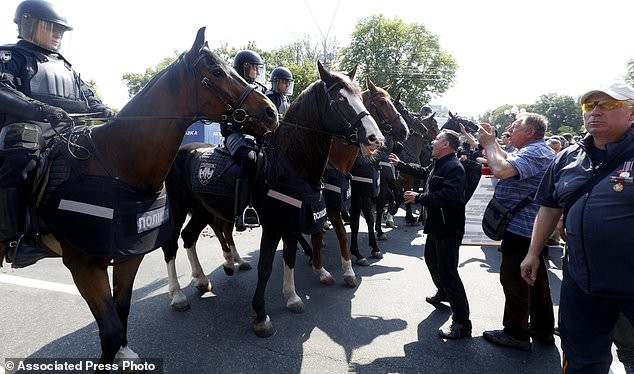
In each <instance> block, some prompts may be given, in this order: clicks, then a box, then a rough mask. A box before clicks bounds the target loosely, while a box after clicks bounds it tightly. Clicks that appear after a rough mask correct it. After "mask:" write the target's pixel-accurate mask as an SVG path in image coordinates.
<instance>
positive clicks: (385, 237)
mask: <svg viewBox="0 0 634 374" xmlns="http://www.w3.org/2000/svg"><path fill="white" fill-rule="evenodd" d="M376 238H377V239H379V240H387V235H385V233H381V234H380V235H379V236H377V237H376Z"/></svg>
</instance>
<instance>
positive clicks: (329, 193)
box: [323, 168, 352, 212]
mask: <svg viewBox="0 0 634 374" xmlns="http://www.w3.org/2000/svg"><path fill="white" fill-rule="evenodd" d="M323 180H324V198H325V199H326V206H327V207H328V208H330V209H336V210H338V211H340V212H344V211H347V210H348V209H350V206H351V205H352V199H351V197H352V189H351V187H350V177H349V176H346V175H344V174H343V173H342V172H341V171H339V170H337V169H334V168H327V169H326V170H324V175H323Z"/></svg>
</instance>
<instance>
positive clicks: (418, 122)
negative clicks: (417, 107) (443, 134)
mask: <svg viewBox="0 0 634 374" xmlns="http://www.w3.org/2000/svg"><path fill="white" fill-rule="evenodd" d="M394 106H395V107H396V109H397V110H398V111H399V113H401V115H402V116H403V118H404V119H405V122H407V124H408V125H409V128H410V134H409V137H408V138H407V140H406V141H405V142H404V143H403V150H402V151H401V152H399V153H398V156H399V158H400V159H401V160H402V161H403V162H407V163H409V162H414V163H416V164H420V165H423V166H426V165H429V164H430V163H431V142H432V141H433V140H434V139H435V138H436V136H437V135H438V133H439V130H438V123H437V121H436V119H435V118H434V117H435V114H436V113H432V114H431V115H429V116H427V117H425V118H420V117H419V116H415V115H413V114H411V112H410V111H409V110H407V108H406V107H405V105H404V104H403V102H401V100H400V95H398V96H397V97H396V99H395V100H394ZM396 185H397V187H396V189H397V190H398V191H399V193H397V194H396V195H397V196H396V201H395V202H394V205H393V206H392V207H391V208H389V209H388V211H389V213H390V214H392V215H394V214H396V210H397V209H398V207H399V206H400V205H401V203H402V202H403V192H404V191H411V190H414V189H418V188H419V187H420V180H418V179H416V178H414V177H412V176H410V175H407V174H401V175H400V176H399V179H398V181H397V182H396ZM405 222H406V223H408V224H410V225H415V224H416V222H417V219H416V218H414V216H413V214H412V207H411V204H406V205H405Z"/></svg>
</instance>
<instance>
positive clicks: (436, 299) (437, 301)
mask: <svg viewBox="0 0 634 374" xmlns="http://www.w3.org/2000/svg"><path fill="white" fill-rule="evenodd" d="M425 301H427V302H428V303H430V304H431V305H433V306H435V307H438V306H443V304H442V303H443V302H445V303H448V302H449V300H448V299H447V297H446V296H441V295H440V294H439V293H438V292H436V294H435V295H434V296H428V297H426V298H425Z"/></svg>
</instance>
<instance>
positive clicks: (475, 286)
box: [0, 211, 561, 373]
mask: <svg viewBox="0 0 634 374" xmlns="http://www.w3.org/2000/svg"><path fill="white" fill-rule="evenodd" d="M402 214H403V211H400V215H399V216H398V217H397V218H396V223H397V225H399V227H398V228H397V229H395V230H392V231H390V232H388V236H389V239H388V240H387V241H382V242H380V243H379V244H380V246H381V249H382V250H383V251H384V252H385V257H384V258H383V259H382V260H380V261H378V260H372V264H371V266H369V267H357V266H355V268H354V270H355V272H356V275H357V279H358V287H356V288H353V289H351V288H347V287H345V286H344V285H343V281H342V269H341V266H340V259H339V254H338V245H337V243H336V238H335V235H334V233H333V232H328V233H327V234H326V247H325V248H324V257H325V266H326V268H327V269H328V270H329V271H330V272H331V274H332V275H333V276H334V277H335V279H336V280H337V283H336V284H335V285H331V286H325V285H322V284H320V283H319V281H318V279H317V277H316V275H315V274H314V273H313V272H312V270H311V268H310V267H309V266H308V263H307V258H306V257H305V256H304V255H303V254H299V255H298V264H297V267H296V272H295V273H296V287H297V291H298V294H299V295H300V296H301V297H302V298H303V300H304V302H305V305H306V311H305V313H303V314H293V313H290V312H289V311H287V310H286V308H285V300H284V297H283V296H282V292H281V286H282V258H281V250H278V252H277V257H276V259H275V263H274V272H273V275H272V277H271V280H270V281H269V285H268V288H267V295H266V302H267V311H268V313H269V316H270V317H271V320H272V322H273V325H274V327H275V329H276V333H275V334H274V335H273V336H272V337H269V338H258V337H256V336H255V335H254V333H253V331H252V329H251V322H252V320H253V318H254V312H253V311H252V309H251V298H252V296H253V292H254V289H255V283H256V277H257V274H256V270H255V267H256V266H257V256H258V251H257V248H258V247H259V236H260V230H259V229H257V230H253V231H248V232H244V233H237V234H236V235H235V237H236V242H237V246H238V250H239V251H240V253H241V255H242V257H243V258H245V259H247V260H249V261H250V262H251V264H252V265H253V267H254V269H253V270H247V271H237V272H236V273H235V275H233V276H232V277H229V276H227V275H225V273H224V271H223V270H222V256H221V251H220V247H219V245H218V243H217V241H216V239H215V238H213V237H202V238H201V239H200V240H199V244H198V247H199V251H198V252H199V256H200V258H201V262H202V264H203V268H204V270H205V272H206V274H208V278H209V279H210V280H211V282H212V284H213V287H214V291H213V294H210V293H207V294H205V295H201V294H200V293H199V292H198V291H197V290H196V288H195V287H193V286H192V285H188V284H189V280H190V275H189V265H188V262H187V258H186V257H187V256H185V254H184V251H182V252H181V253H180V255H179V257H178V259H177V269H178V270H179V273H180V274H181V275H180V277H179V281H180V283H181V285H182V286H183V288H184V292H185V294H186V295H187V297H188V298H189V300H190V303H191V309H190V310H189V311H186V312H176V311H174V310H172V309H171V308H170V306H169V301H170V300H169V298H168V296H167V279H166V267H165V264H164V261H163V255H162V252H161V251H160V250H157V251H154V252H152V253H150V254H149V255H147V256H146V258H145V259H144V261H143V263H142V265H141V268H140V270H139V274H138V276H137V279H136V283H135V291H134V293H133V304H132V308H131V314H130V319H129V331H128V338H129V342H130V347H131V348H132V349H133V350H134V351H136V352H137V353H138V354H139V355H140V356H141V357H142V358H159V359H161V360H162V363H163V365H164V372H166V373H243V372H244V373H255V372H263V373H273V372H275V373H347V372H354V373H558V372H560V370H561V369H560V367H561V366H560V362H561V350H560V345H559V344H560V341H559V338H558V337H557V338H556V346H554V347H553V346H544V345H541V344H539V343H534V344H533V350H532V352H520V351H515V350H509V349H504V348H499V347H496V346H493V345H491V344H489V343H488V342H486V341H485V340H484V339H483V338H482V332H483V331H484V330H489V329H497V328H501V318H502V312H503V305H504V297H503V293H502V288H501V286H500V284H499V271H498V269H499V265H500V253H499V252H498V251H497V248H496V247H492V246H490V247H480V246H463V247H462V248H461V256H460V265H459V266H460V274H461V277H462V279H463V282H464V284H465V287H466V290H467V295H468V298H469V301H470V304H471V317H472V321H473V337H472V338H467V339H461V340H459V341H446V340H443V339H441V338H439V337H438V336H437V331H438V328H439V327H441V326H443V325H444V324H445V323H447V322H448V321H449V318H450V310H449V309H435V308H434V307H432V306H431V305H429V304H427V303H426V302H425V301H424V298H425V296H430V295H432V294H433V293H434V292H435V288H434V286H433V284H432V282H431V279H430V276H429V274H428V272H427V269H426V267H425V264H424V259H423V245H422V244H423V242H424V236H423V234H422V230H421V227H420V226H418V227H411V226H405V224H404V222H403V217H402ZM362 230H365V227H364V226H363V224H362ZM387 230H389V229H387ZM360 247H361V250H362V251H365V253H366V254H367V255H369V248H368V247H367V236H366V235H363V234H362V235H360ZM560 256H561V249H560V248H556V247H555V248H551V251H550V257H551V259H553V260H552V261H551V262H550V264H551V269H550V271H549V276H550V282H551V283H550V284H551V288H552V295H553V299H554V304H555V309H557V307H558V300H559V286H560V279H561V271H560V270H559V268H560V263H561V262H560V260H559V257H560ZM27 280H41V281H46V283H35V284H33V282H32V281H31V283H32V284H31V285H24V283H25V282H26V281H27ZM16 283H17V284H16ZM72 285H73V283H72V279H71V277H70V273H69V272H68V271H67V270H66V268H65V267H64V266H63V264H62V262H61V260H60V259H45V260H42V261H40V262H39V263H37V264H36V265H33V266H31V267H28V268H25V269H19V270H13V269H9V268H7V267H6V265H5V267H4V268H2V269H0V302H1V304H2V306H1V308H0V321H1V325H0V364H1V365H5V364H6V362H5V360H6V359H7V358H23V357H30V358H59V359H61V360H63V359H62V358H76V359H83V358H95V357H98V356H99V354H100V348H99V340H98V329H97V326H96V323H95V322H94V320H93V318H92V315H91V314H90V311H89V310H88V307H87V306H86V304H85V303H84V301H83V299H82V298H81V297H80V296H78V294H75V293H74V288H73V286H72ZM555 312H556V310H555ZM1 372H2V366H0V373H1ZM69 372H76V371H69Z"/></svg>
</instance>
